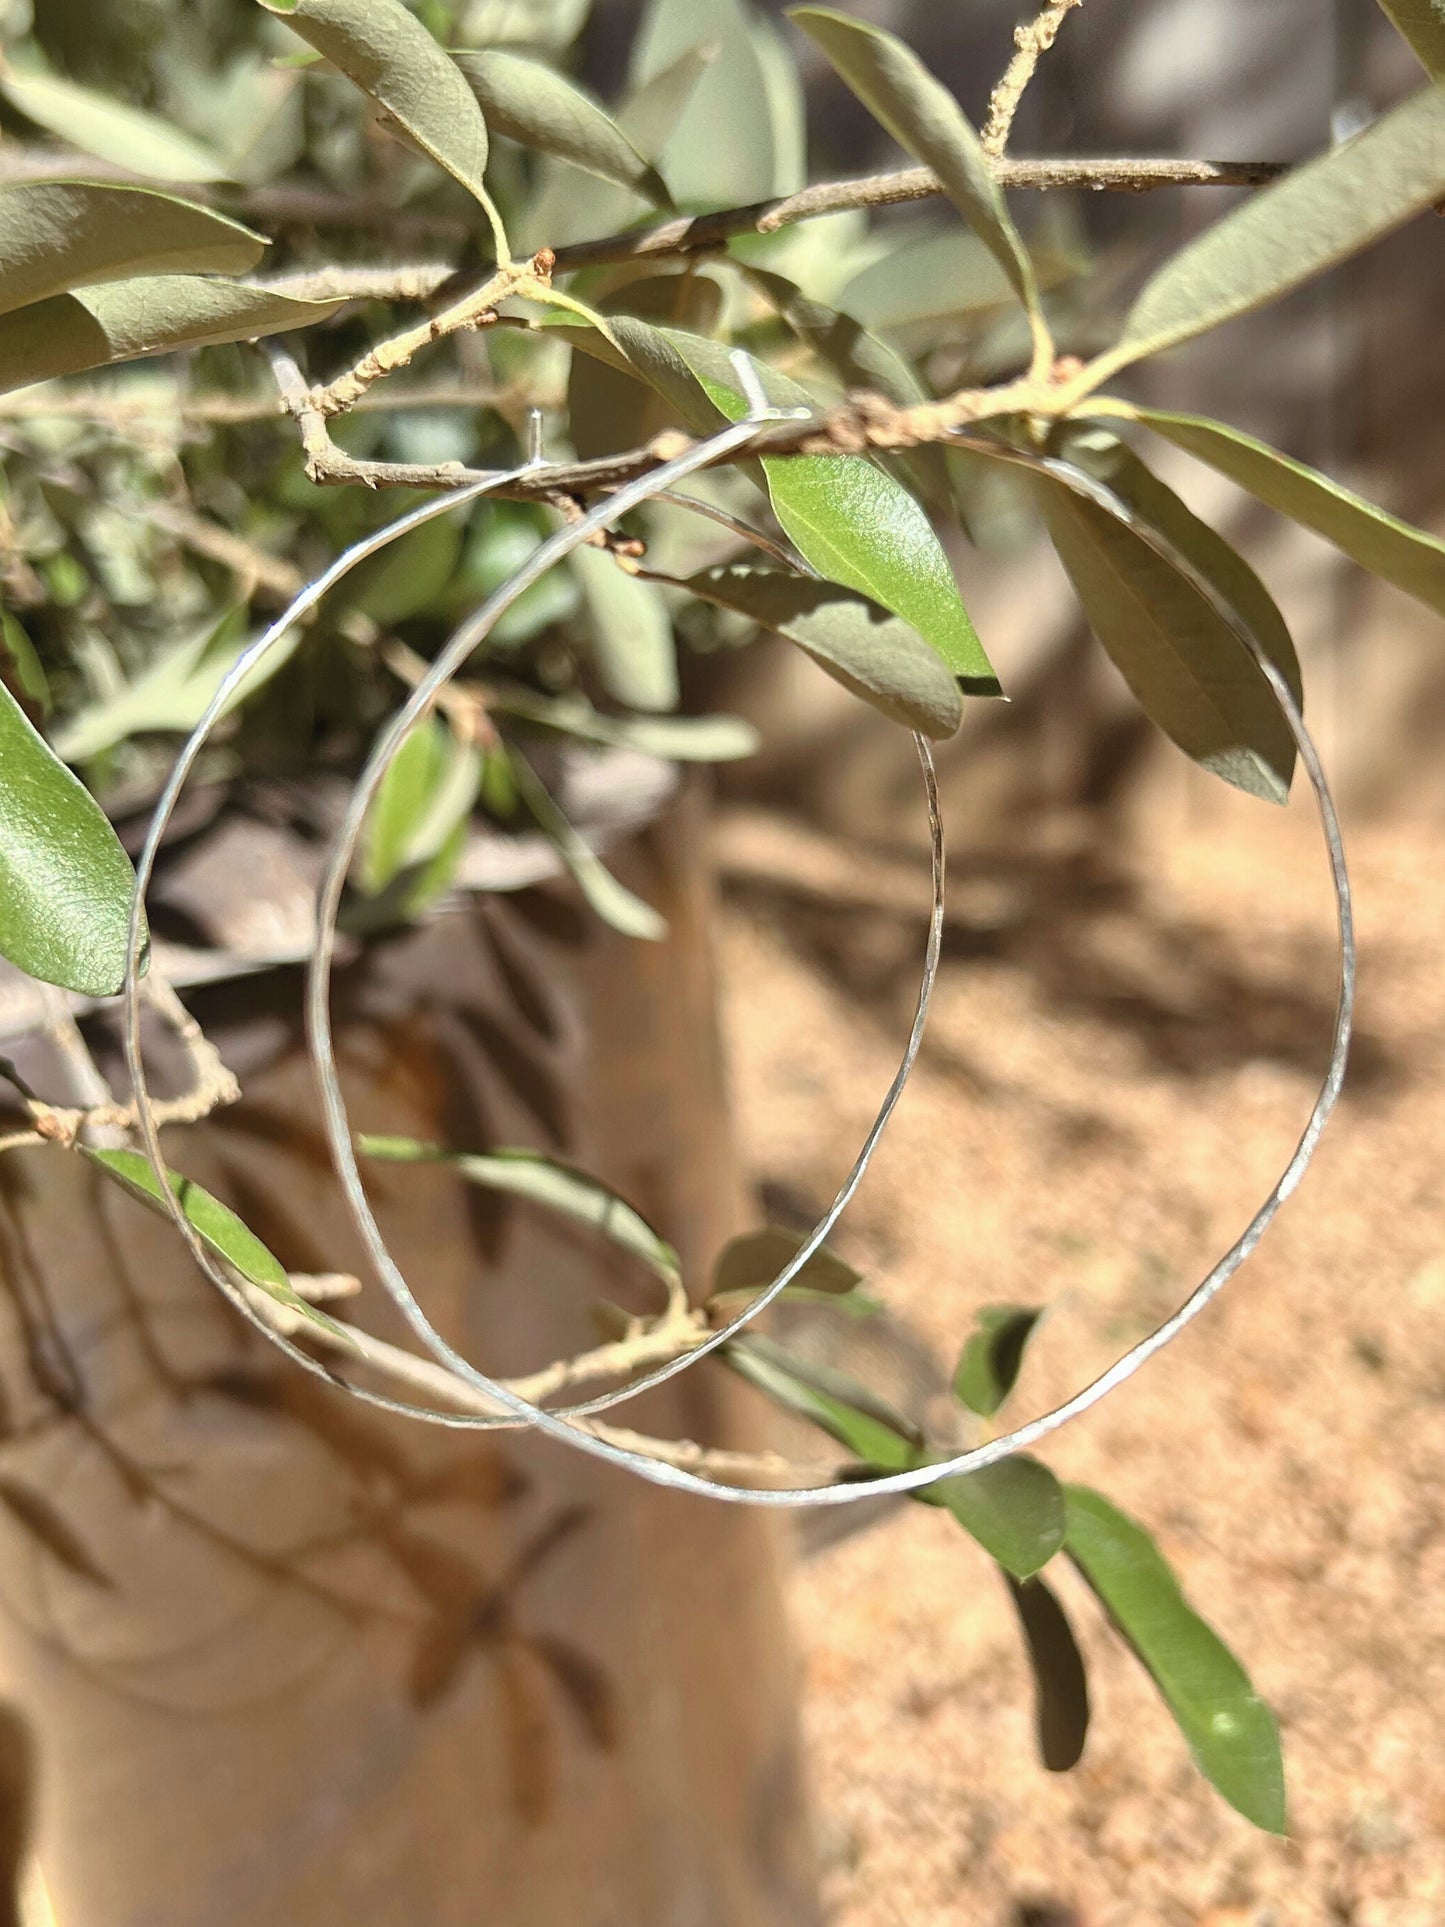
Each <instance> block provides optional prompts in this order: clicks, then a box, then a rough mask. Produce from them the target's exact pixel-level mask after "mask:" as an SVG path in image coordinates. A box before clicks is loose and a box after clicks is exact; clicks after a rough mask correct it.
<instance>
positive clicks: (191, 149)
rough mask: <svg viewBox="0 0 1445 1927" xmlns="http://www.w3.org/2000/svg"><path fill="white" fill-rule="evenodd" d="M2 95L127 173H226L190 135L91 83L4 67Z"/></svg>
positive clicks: (172, 177)
mask: <svg viewBox="0 0 1445 1927" xmlns="http://www.w3.org/2000/svg"><path fill="white" fill-rule="evenodd" d="M0 94H3V95H4V96H5V98H6V100H8V101H9V103H10V105H11V106H12V107H14V108H16V109H17V110H18V111H19V112H20V113H22V114H24V116H25V118H26V119H27V120H32V121H34V122H35V124H36V125H37V126H38V127H44V128H45V129H47V131H48V132H50V133H52V134H58V135H59V136H60V138H61V140H63V141H69V143H70V145H71V146H72V147H78V148H80V150H81V151H82V153H86V154H93V155H95V157H96V159H97V160H102V161H109V162H111V163H112V165H114V166H116V167H123V168H125V170H126V171H127V173H130V174H145V175H148V176H149V177H150V179H152V180H155V181H224V180H225V179H227V177H228V175H227V168H226V164H225V162H224V161H223V160H222V159H221V157H220V155H219V154H217V153H214V152H213V151H212V149H210V148H209V147H206V146H204V145H203V144H202V143H201V142H200V141H198V140H192V138H191V136H190V135H189V134H183V133H182V132H181V131H180V129H179V128H176V127H171V126H169V125H168V124H167V123H166V122H165V121H163V120H160V119H158V118H157V117H156V115H154V114H145V113H142V112H141V111H140V109H139V108H137V107H130V106H127V105H126V104H125V103H124V102H122V101H118V100H109V99H107V98H106V96H105V95H104V94H97V93H94V92H93V91H92V90H91V89H90V88H89V87H77V86H76V84H75V82H74V81H71V80H61V79H59V78H58V77H56V76H55V75H53V74H35V73H21V72H18V71H17V70H16V69H15V68H13V67H6V68H3V69H0Z"/></svg>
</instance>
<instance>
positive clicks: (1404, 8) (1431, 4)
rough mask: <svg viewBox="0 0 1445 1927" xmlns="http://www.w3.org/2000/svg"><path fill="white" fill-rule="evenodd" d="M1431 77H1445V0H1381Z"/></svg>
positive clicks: (1443, 79) (1433, 78) (1441, 78)
mask: <svg viewBox="0 0 1445 1927" xmlns="http://www.w3.org/2000/svg"><path fill="white" fill-rule="evenodd" d="M1380 5H1381V6H1382V7H1383V8H1384V10H1385V12H1386V13H1387V14H1388V15H1389V16H1390V19H1391V20H1392V21H1393V22H1394V23H1395V25H1396V26H1397V27H1398V28H1399V30H1400V32H1401V33H1402V34H1403V35H1404V36H1405V38H1406V39H1407V40H1408V41H1409V43H1410V45H1411V46H1412V47H1413V48H1414V50H1415V52H1416V54H1417V55H1418V56H1419V59H1420V65H1421V66H1422V67H1423V68H1424V69H1425V71H1426V73H1427V74H1429V76H1430V78H1431V79H1432V80H1441V81H1445V0H1380Z"/></svg>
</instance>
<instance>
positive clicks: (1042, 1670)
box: [1004, 1574, 1089, 1773]
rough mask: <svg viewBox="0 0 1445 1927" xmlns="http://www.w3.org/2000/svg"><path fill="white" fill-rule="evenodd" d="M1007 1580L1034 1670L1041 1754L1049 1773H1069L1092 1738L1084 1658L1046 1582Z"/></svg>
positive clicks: (1037, 1580)
mask: <svg viewBox="0 0 1445 1927" xmlns="http://www.w3.org/2000/svg"><path fill="white" fill-rule="evenodd" d="M1004 1577H1005V1578H1006V1579H1007V1580H1008V1589H1009V1593H1010V1594H1011V1596H1012V1598H1013V1602H1014V1606H1015V1608H1016V1609H1017V1612H1018V1616H1019V1624H1020V1625H1021V1626H1022V1627H1023V1633H1024V1640H1025V1642H1026V1644H1027V1646H1028V1651H1029V1664H1030V1666H1031V1667H1032V1668H1033V1675H1034V1695H1035V1704H1036V1708H1037V1717H1038V1734H1039V1752H1040V1754H1041V1755H1042V1756H1043V1762H1044V1765H1045V1766H1046V1767H1047V1768H1048V1770H1049V1772H1050V1773H1067V1772H1068V1771H1069V1770H1070V1768H1071V1767H1075V1766H1077V1765H1078V1763H1079V1761H1080V1759H1081V1758H1082V1757H1083V1752H1084V1741H1085V1740H1086V1739H1087V1738H1088V1734H1089V1682H1088V1678H1087V1676H1086V1675H1085V1672H1084V1656H1083V1654H1082V1653H1081V1652H1080V1651H1079V1644H1078V1641H1077V1640H1076V1639H1075V1638H1074V1631H1073V1628H1072V1626H1070V1624H1069V1622H1068V1619H1067V1617H1066V1616H1065V1613H1064V1609H1063V1607H1062V1606H1061V1605H1060V1604H1059V1602H1058V1600H1057V1599H1056V1598H1055V1597H1054V1595H1053V1593H1052V1592H1051V1591H1050V1589H1049V1588H1048V1586H1047V1585H1045V1583H1044V1581H1043V1580H1042V1579H1025V1580H1022V1581H1020V1580H1017V1579H1014V1578H1011V1577H1010V1576H1009V1575H1008V1574H1005V1575H1004Z"/></svg>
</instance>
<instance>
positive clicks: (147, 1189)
mask: <svg viewBox="0 0 1445 1927" xmlns="http://www.w3.org/2000/svg"><path fill="white" fill-rule="evenodd" d="M80 1149H81V1151H82V1152H83V1153H84V1155H85V1156H86V1157H88V1158H89V1159H90V1161H91V1163H92V1164H94V1165H97V1166H99V1168H100V1169H101V1170H102V1171H104V1172H105V1174H106V1176H107V1177H111V1178H114V1179H115V1181H116V1182H117V1183H118V1184H119V1185H121V1186H122V1187H123V1188H124V1189H125V1190H127V1191H129V1193H130V1194H131V1196H132V1197H133V1198H136V1199H138V1200H139V1202H140V1203H141V1204H144V1205H148V1206H149V1207H150V1209H151V1210H152V1211H157V1212H159V1213H160V1214H161V1215H162V1216H164V1217H169V1215H170V1213H169V1211H168V1210H167V1208H166V1204H165V1200H164V1198H163V1196H162V1193H161V1187H160V1184H159V1182H158V1181H157V1178H156V1174H155V1172H154V1171H153V1170H152V1169H151V1162H150V1159H149V1158H147V1157H144V1156H143V1155H142V1154H141V1153H140V1152H139V1151H106V1150H99V1149H97V1148H96V1147H95V1146H93V1145H89V1144H82V1145H81V1146H80ZM166 1178H167V1181H168V1183H169V1184H170V1188H171V1190H172V1192H173V1193H174V1195H175V1197H176V1200H177V1202H178V1203H179V1204H180V1207H181V1210H182V1211H183V1212H184V1214H185V1216H186V1218H187V1220H188V1222H189V1223H190V1225H191V1228H192V1229H193V1230H194V1231H195V1233H196V1235H197V1237H199V1238H200V1239H201V1241H202V1242H203V1243H204V1244H206V1245H207V1246H208V1247H209V1248H210V1249H211V1250H212V1251H213V1252H215V1254H216V1256H217V1257H218V1258H224V1259H225V1261H226V1263H227V1264H228V1265H230V1267H231V1268H232V1270H233V1271H236V1272H238V1273H239V1274H240V1276H241V1277H242V1278H244V1279H245V1280H246V1282H247V1284H251V1285H255V1286H256V1287H257V1289H258V1290H260V1291H264V1292H265V1294H266V1296H267V1297H268V1298H274V1299H275V1300H276V1302H277V1304H280V1305H284V1306H285V1307H286V1309H287V1310H288V1311H292V1312H296V1313H297V1314H298V1315H300V1316H301V1317H303V1318H306V1319H307V1320H309V1321H310V1323H311V1324H313V1325H319V1326H321V1328H322V1329H323V1330H324V1331H327V1332H329V1333H330V1334H331V1335H332V1336H333V1337H336V1338H342V1339H345V1338H346V1337H347V1333H346V1327H345V1326H344V1325H338V1324H337V1323H336V1321H335V1319H334V1318H328V1317H327V1316H326V1314H325V1313H324V1312H321V1311H318V1310H317V1309H316V1307H315V1306H314V1305H312V1304H310V1303H308V1302H307V1300H306V1299H304V1298H303V1297H302V1296H301V1295H300V1293H299V1292H298V1291H297V1290H296V1289H295V1288H294V1286H293V1285H292V1283H291V1280H290V1278H289V1276H288V1275H287V1272H286V1267H285V1266H284V1265H283V1264H282V1263H281V1260H280V1259H279V1258H277V1257H276V1256H275V1254H274V1253H273V1252H271V1251H270V1250H269V1249H268V1248H267V1247H266V1246H265V1245H263V1244H262V1242H261V1240H260V1239H259V1238H258V1237H257V1236H256V1234H255V1232H254V1231H252V1230H251V1229H250V1228H249V1227H248V1226H246V1225H244V1224H243V1223H242V1222H241V1220H240V1219H239V1218H238V1217H237V1216H236V1214H235V1212H234V1211H232V1210H231V1209H230V1207H229V1206H228V1205H224V1204H222V1203H221V1201H220V1199H219V1198H215V1197H212V1195H211V1193H210V1192H209V1191H207V1190H205V1189H204V1188H203V1187H202V1186H201V1185H199V1184H197V1183H195V1182H194V1180H193V1179H191V1178H185V1177H182V1176H181V1175H180V1173H179V1172H177V1171H168V1172H167V1173H166Z"/></svg>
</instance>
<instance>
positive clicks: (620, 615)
mask: <svg viewBox="0 0 1445 1927" xmlns="http://www.w3.org/2000/svg"><path fill="white" fill-rule="evenodd" d="M589 365H590V364H589ZM633 392H634V394H635V393H636V392H637V391H636V387H635V385H634V386H633ZM572 567H573V570H574V572H575V574H576V576H577V579H578V580H579V581H580V582H581V584H582V597H583V600H584V601H585V603H586V604H587V613H588V615H589V617H590V618H591V621H590V624H589V630H590V639H591V644H592V657H593V660H594V662H595V663H596V664H597V674H598V676H599V677H600V679H601V682H602V687H603V688H604V689H605V690H606V691H607V694H608V695H609V696H611V697H612V698H613V699H614V701H616V702H619V703H624V704H626V706H627V707H628V708H629V709H645V710H651V711H658V710H669V709H676V708H677V697H678V690H677V652H676V649H675V648H674V645H673V640H672V618H671V616H670V615H669V614H668V612H667V604H666V603H665V602H664V600H663V598H662V592H661V591H660V590H659V589H658V588H657V586H656V584H654V583H650V582H639V581H638V579H637V577H636V576H634V575H629V574H628V573H627V572H626V570H624V569H622V568H619V566H618V564H617V563H616V562H615V561H614V559H613V558H612V556H611V555H609V554H608V553H607V551H606V550H605V549H591V548H581V549H578V550H577V551H576V553H575V554H574V555H573V557H572Z"/></svg>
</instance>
